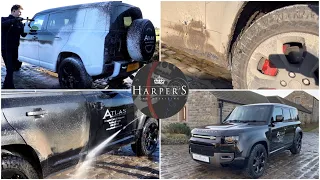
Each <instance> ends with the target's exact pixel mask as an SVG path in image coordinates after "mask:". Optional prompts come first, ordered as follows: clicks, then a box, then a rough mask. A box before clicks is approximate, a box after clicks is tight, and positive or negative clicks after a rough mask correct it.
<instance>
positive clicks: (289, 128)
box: [286, 108, 298, 145]
mask: <svg viewBox="0 0 320 180" xmlns="http://www.w3.org/2000/svg"><path fill="white" fill-rule="evenodd" d="M288 110H289V111H290V120H289V121H288V122H287V125H286V142H287V144H288V145H291V144H292V143H293V139H294V135H295V131H296V128H297V126H298V125H297V122H296V121H297V120H298V111H297V110H296V109H294V108H289V109H288Z"/></svg>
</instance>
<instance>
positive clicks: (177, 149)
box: [161, 131, 319, 179]
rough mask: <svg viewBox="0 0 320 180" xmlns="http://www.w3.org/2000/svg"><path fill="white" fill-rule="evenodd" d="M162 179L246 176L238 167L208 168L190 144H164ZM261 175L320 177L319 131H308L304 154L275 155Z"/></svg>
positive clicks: (304, 141) (162, 150)
mask: <svg viewBox="0 0 320 180" xmlns="http://www.w3.org/2000/svg"><path fill="white" fill-rule="evenodd" d="M161 178H166V179H171V178H175V179H178V178H180V179H189V178H192V179H197V178H204V179H224V178H227V179H238V178H246V177H245V176H244V175H243V173H242V170H241V169H239V168H235V167H225V168H222V167H218V168H214V167H207V166H205V165H201V164H198V163H197V162H195V161H193V160H192V159H191V157H190V155H189V154H188V145H162V146H161ZM261 178H266V179H319V132H318V131H314V132H306V133H304V137H303V144H302V149H301V153H300V154H298V155H292V154H291V153H290V151H285V152H281V153H279V154H276V155H273V156H271V157H270V158H269V160H268V168H267V169H266V172H265V174H264V175H263V176H262V177H261Z"/></svg>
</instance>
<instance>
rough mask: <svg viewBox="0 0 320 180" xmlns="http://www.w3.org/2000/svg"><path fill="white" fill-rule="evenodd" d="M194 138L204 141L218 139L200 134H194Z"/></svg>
mask: <svg viewBox="0 0 320 180" xmlns="http://www.w3.org/2000/svg"><path fill="white" fill-rule="evenodd" d="M192 136H193V137H196V138H202V139H211V140H216V139H217V137H216V136H207V135H199V134H193V135H192Z"/></svg>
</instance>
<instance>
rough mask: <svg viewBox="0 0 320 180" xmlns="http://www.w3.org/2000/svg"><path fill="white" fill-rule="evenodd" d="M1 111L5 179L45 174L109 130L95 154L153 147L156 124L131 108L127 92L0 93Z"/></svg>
mask: <svg viewBox="0 0 320 180" xmlns="http://www.w3.org/2000/svg"><path fill="white" fill-rule="evenodd" d="M1 111H2V112H1V178H5V179H10V178H32V179H36V178H44V177H47V176H48V175H49V174H51V173H54V172H57V171H59V170H62V169H65V168H67V167H69V166H71V165H75V164H76V163H78V162H79V160H80V159H82V158H85V157H86V155H90V152H92V151H91V150H93V149H95V150H94V151H97V150H96V149H97V148H96V147H97V146H98V145H100V144H101V143H102V142H105V141H106V139H108V138H109V137H111V136H113V135H114V134H115V133H116V134H117V135H116V136H115V137H114V138H113V139H112V140H111V141H110V142H109V143H107V144H106V145H105V146H104V147H103V148H102V150H101V153H103V152H106V151H107V150H112V149H115V148H119V147H120V146H123V145H127V144H131V147H132V150H133V151H134V152H135V153H136V154H137V155H139V156H140V155H150V154H152V153H153V152H154V151H155V150H156V148H157V143H158V130H159V128H158V127H159V126H158V123H159V122H158V120H156V119H152V118H148V117H146V116H145V115H140V114H139V113H140V112H136V111H135V108H134V105H133V100H132V97H131V94H130V93H129V92H115V91H112V92H111V91H108V92H97V91H94V92H80V91H72V92H70V91H69V92H57V91H53V92H48V91H43V92H41V91H40V92H39V91H37V92H36V91H29V92H21V91H20V92H18V93H17V92H10V91H5V92H4V91H3V92H2V98H1ZM141 114H142V113H141ZM118 131H120V132H118ZM99 147H101V145H100V146H99ZM101 153H97V154H101Z"/></svg>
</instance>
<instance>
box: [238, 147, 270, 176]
mask: <svg viewBox="0 0 320 180" xmlns="http://www.w3.org/2000/svg"><path fill="white" fill-rule="evenodd" d="M266 164H267V151H266V149H265V147H264V146H263V145H262V144H257V145H255V146H254V147H253V149H252V151H251V153H250V156H249V159H248V163H247V166H246V168H245V170H244V174H245V175H246V176H247V177H249V178H258V177H260V176H262V175H263V173H264V171H265V169H266Z"/></svg>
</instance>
